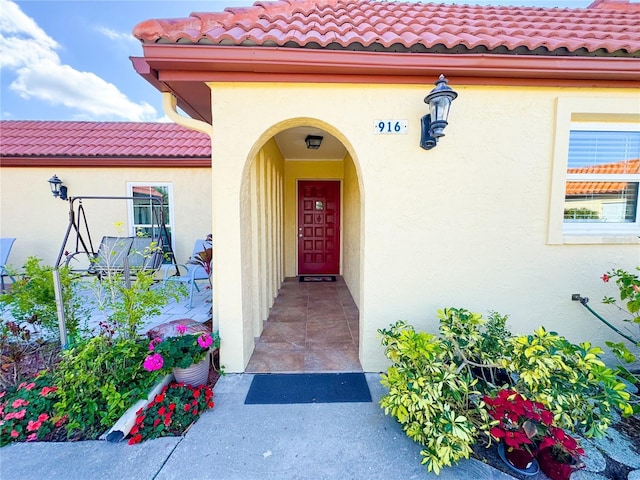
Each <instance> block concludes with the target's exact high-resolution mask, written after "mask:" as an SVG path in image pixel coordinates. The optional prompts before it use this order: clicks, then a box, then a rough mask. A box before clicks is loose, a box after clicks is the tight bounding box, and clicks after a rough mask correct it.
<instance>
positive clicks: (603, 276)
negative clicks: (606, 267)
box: [600, 273, 611, 283]
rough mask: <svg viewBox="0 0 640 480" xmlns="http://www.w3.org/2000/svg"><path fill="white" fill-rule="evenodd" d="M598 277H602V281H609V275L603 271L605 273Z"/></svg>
mask: <svg viewBox="0 0 640 480" xmlns="http://www.w3.org/2000/svg"><path fill="white" fill-rule="evenodd" d="M600 278H601V279H602V281H603V282H604V283H607V282H609V279H610V278H611V277H610V276H609V275H607V274H606V273H605V274H604V275H602V276H601V277H600Z"/></svg>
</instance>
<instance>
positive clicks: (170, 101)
mask: <svg viewBox="0 0 640 480" xmlns="http://www.w3.org/2000/svg"><path fill="white" fill-rule="evenodd" d="M177 106H178V99H177V98H176V97H175V95H174V94H172V93H171V92H162V108H163V109H164V113H166V114H167V116H168V117H169V118H170V119H171V120H173V121H174V122H175V123H177V124H178V125H182V126H183V127H185V128H188V129H190V130H196V131H198V132H202V133H206V134H207V135H208V136H209V138H210V139H211V143H213V125H209V124H208V123H207V122H203V121H201V120H195V119H193V118H191V117H185V116H183V115H180V114H179V113H178V110H177ZM213 252H214V256H215V252H216V249H215V248H214V249H213ZM213 264H214V265H215V264H216V262H215V258H214V262H213ZM212 275H213V276H214V278H215V270H214V272H212ZM212 286H213V288H212V290H213V291H212V292H211V295H212V303H213V305H212V310H211V316H212V330H214V331H215V330H217V329H218V328H219V325H218V313H217V308H218V302H216V298H215V295H216V291H217V288H215V281H213V279H212Z"/></svg>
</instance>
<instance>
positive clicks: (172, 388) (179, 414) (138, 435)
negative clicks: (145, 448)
mask: <svg viewBox="0 0 640 480" xmlns="http://www.w3.org/2000/svg"><path fill="white" fill-rule="evenodd" d="M213 405H214V404H213V391H212V390H211V387H205V386H201V387H192V386H191V385H185V384H184V383H175V382H173V383H170V384H169V385H167V386H165V387H164V388H163V389H162V391H161V392H160V393H159V394H158V395H156V397H155V399H153V400H152V401H151V402H150V403H149V404H148V405H147V407H146V408H145V409H140V410H138V412H136V414H137V417H136V424H135V425H134V426H133V428H132V429H131V432H130V435H131V436H130V438H129V445H134V444H136V443H140V442H142V441H143V440H146V439H148V438H157V437H166V436H169V435H181V434H182V433H183V432H184V431H185V430H186V429H187V427H189V425H191V424H192V423H193V422H195V421H196V420H197V419H198V417H199V416H200V415H201V414H202V412H204V411H205V410H207V409H209V408H213Z"/></svg>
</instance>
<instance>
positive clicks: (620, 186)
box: [565, 158, 640, 196]
mask: <svg viewBox="0 0 640 480" xmlns="http://www.w3.org/2000/svg"><path fill="white" fill-rule="evenodd" d="M567 173H570V174H576V173H578V174H592V175H593V174H609V175H610V174H621V173H622V174H638V173H640V158H637V159H635V160H626V161H623V162H616V163H607V164H605V165H596V166H594V167H578V168H568V169H567ZM627 185H628V184H627V182H605V181H600V182H593V181H591V182H581V181H580V182H574V181H571V180H569V181H568V182H567V186H566V192H565V193H566V195H567V196H573V195H591V194H600V195H602V194H611V193H619V192H621V191H623V190H625V189H626V188H627Z"/></svg>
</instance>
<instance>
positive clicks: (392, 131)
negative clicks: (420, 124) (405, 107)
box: [373, 120, 408, 135]
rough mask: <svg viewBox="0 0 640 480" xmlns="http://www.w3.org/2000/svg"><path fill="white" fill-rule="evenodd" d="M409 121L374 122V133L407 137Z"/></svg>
mask: <svg viewBox="0 0 640 480" xmlns="http://www.w3.org/2000/svg"><path fill="white" fill-rule="evenodd" d="M407 123H408V122H407V120H374V121H373V133H374V134H375V135H405V134H406V133H407Z"/></svg>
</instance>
